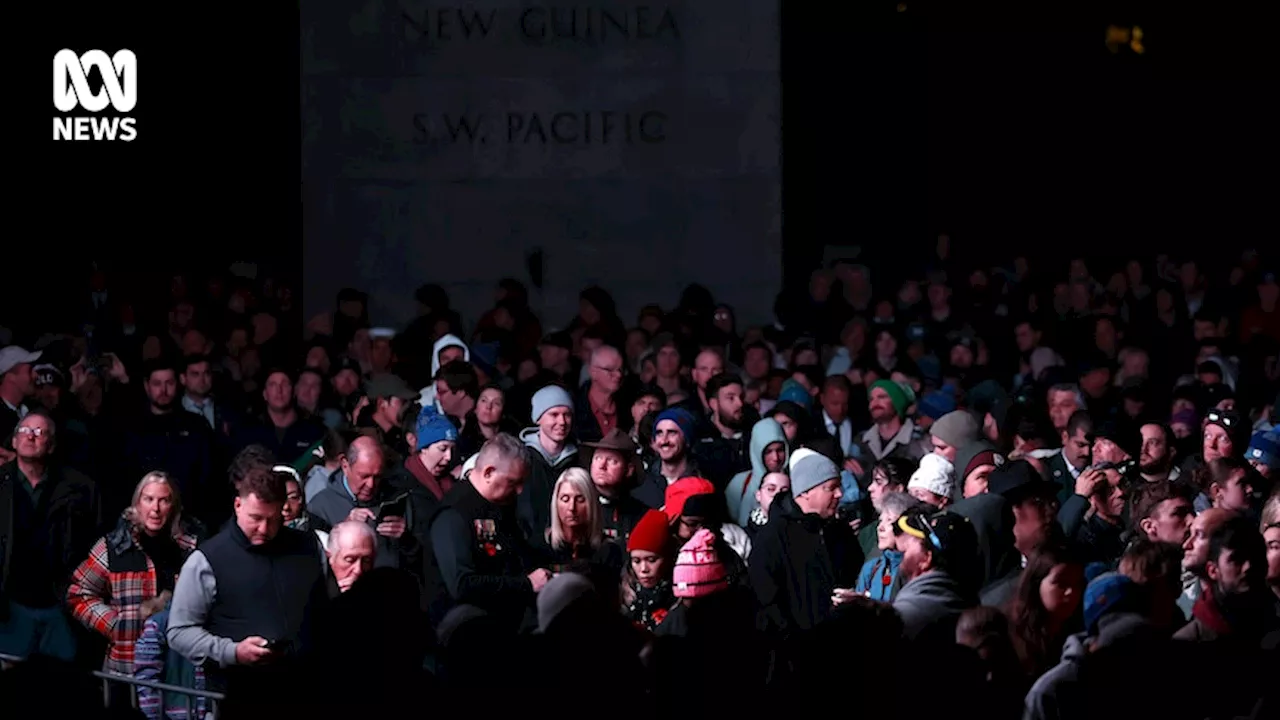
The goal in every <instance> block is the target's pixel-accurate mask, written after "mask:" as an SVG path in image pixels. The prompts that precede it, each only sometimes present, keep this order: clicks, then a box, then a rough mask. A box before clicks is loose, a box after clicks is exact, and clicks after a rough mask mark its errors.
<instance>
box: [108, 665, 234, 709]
mask: <svg viewBox="0 0 1280 720" xmlns="http://www.w3.org/2000/svg"><path fill="white" fill-rule="evenodd" d="M93 675H94V677H96V678H98V679H99V680H101V681H102V704H103V706H104V707H106V706H108V705H110V704H111V683H119V684H121V685H124V686H125V687H126V688H127V689H128V692H129V702H130V704H131V705H132V706H133V708H134V709H139V708H138V688H147V689H148V690H155V691H156V693H157V694H158V695H159V698H157V700H158V701H159V705H160V707H159V716H160V717H162V718H169V717H172V715H170V711H169V704H168V702H167V699H168V696H169V695H181V696H182V703H183V704H182V713H183V714H182V716H181V717H183V718H185V719H186V720H213V718H215V717H217V713H218V703H219V702H221V701H222V700H224V699H225V697H224V696H223V695H222V693H216V692H213V691H211V690H194V689H192V688H185V687H179V686H177V685H169V684H167V683H162V682H152V681H151V680H139V679H138V678H135V677H129V676H128V675H120V674H117V673H110V672H104V671H102V670H97V671H94V673H93ZM202 699H203V700H205V701H206V707H204V708H203V709H200V712H199V714H198V715H197V714H196V712H195V711H196V710H197V709H198V708H199V701H200V700H202ZM175 714H176V713H175Z"/></svg>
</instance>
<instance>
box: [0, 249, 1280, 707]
mask: <svg viewBox="0 0 1280 720" xmlns="http://www.w3.org/2000/svg"><path fill="white" fill-rule="evenodd" d="M894 270H895V271H897V272H900V273H903V277H901V278H896V277H892V272H891V271H889V270H885V271H884V275H885V277H881V276H880V274H879V271H876V269H873V268H867V267H864V266H860V265H857V264H855V263H846V262H840V263H836V264H834V265H833V266H832V267H831V268H826V269H821V270H818V271H815V272H814V273H813V276H812V279H811V282H810V284H809V287H808V288H807V289H806V292H800V293H796V294H784V295H780V296H779V298H778V300H777V303H776V304H775V317H774V318H773V322H772V323H771V324H769V325H766V326H760V327H751V328H745V329H743V328H739V327H738V324H737V320H736V318H735V315H734V310H733V308H731V307H729V306H727V305H724V304H718V303H716V302H715V300H714V299H713V297H712V296H711V294H710V293H709V292H707V291H706V290H705V289H704V288H701V287H700V286H696V285H694V286H690V287H689V288H688V289H687V290H686V292H685V293H684V294H683V296H682V297H681V299H680V302H679V304H678V306H677V307H675V308H671V309H664V308H662V307H659V306H656V305H654V306H648V307H645V308H643V309H642V310H641V311H640V312H639V313H638V317H637V318H636V319H635V322H634V324H631V323H627V322H625V321H624V320H623V319H622V318H621V317H620V315H619V313H618V311H617V309H616V307H615V306H614V303H613V300H612V299H611V298H610V296H609V294H608V293H607V292H606V291H605V290H603V289H601V288H594V287H593V288H589V289H587V290H584V291H583V292H582V293H581V296H580V302H579V311H578V313H577V315H576V316H575V317H574V318H572V320H571V321H570V322H569V323H568V324H567V325H565V326H563V327H560V328H549V327H544V326H543V324H542V322H541V321H540V319H539V318H538V317H537V315H536V314H535V313H534V311H533V310H532V308H531V305H530V302H529V298H528V295H527V292H526V290H525V288H524V287H523V286H522V285H521V284H520V283H519V282H516V281H514V280H507V281H503V282H502V283H501V284H500V286H499V288H498V291H497V298H496V302H495V304H494V306H493V308H492V309H491V310H490V311H488V312H487V313H485V315H484V316H483V317H481V318H479V319H478V320H477V321H476V322H474V323H471V325H470V328H469V332H466V330H467V329H468V328H466V327H464V323H463V319H462V318H461V317H460V316H459V314H458V313H457V312H456V311H454V310H452V309H451V307H450V303H449V298H448V297H447V295H446V294H445V292H444V291H443V290H442V289H441V288H439V287H438V286H433V285H426V286H424V287H422V288H420V289H419V291H418V293H417V297H416V300H417V303H418V309H419V314H418V316H417V317H416V319H414V320H413V321H412V322H411V323H410V324H409V325H408V326H407V327H405V328H400V329H393V328H388V327H379V326H377V325H375V324H374V323H372V322H371V320H370V318H369V311H368V303H367V298H366V296H365V295H364V294H363V293H362V292H359V291H356V290H344V291H343V292H342V293H340V294H339V295H338V297H337V302H336V305H335V307H334V308H333V310H332V311H331V312H326V313H323V314H321V315H319V316H316V317H313V318H309V319H306V318H303V317H302V316H301V315H300V313H299V312H298V310H297V307H296V305H295V299H294V294H293V292H292V289H291V288H289V287H287V286H285V285H283V284H281V283H279V282H276V281H274V280H273V279H271V278H267V277H262V276H259V275H258V274H256V273H255V272H253V271H252V268H249V269H248V270H246V268H245V267H243V266H238V267H236V268H234V269H233V272H228V273H225V274H223V273H219V274H215V275H213V276H211V277H207V278H201V279H200V282H199V283H197V282H196V278H194V277H189V276H176V277H174V278H173V279H172V283H171V284H170V286H169V288H168V292H167V294H165V297H164V299H163V300H162V301H159V302H157V301H155V300H153V299H151V298H144V296H142V295H139V294H137V293H136V292H135V291H134V290H135V289H133V288H128V289H121V288H117V287H115V286H113V285H112V283H111V281H110V278H109V277H108V276H107V275H106V274H105V273H103V272H98V271H95V272H94V273H93V275H92V277H91V278H90V281H89V284H88V287H87V288H86V290H85V292H84V297H83V312H82V313H81V316H80V317H78V318H76V321H75V322H74V323H62V324H60V326H58V327H50V328H43V329H42V330H45V331H47V332H43V333H30V332H27V333H26V335H27V336H29V337H27V336H23V335H22V333H21V332H20V333H19V336H18V337H13V334H12V333H11V332H10V331H8V330H5V329H3V328H0V335H3V336H4V337H0V345H2V346H3V349H0V401H2V402H0V437H3V438H5V440H6V442H5V446H4V447H3V448H2V449H0V668H3V669H2V670H0V685H2V686H3V687H4V691H3V697H4V698H5V703H6V706H7V711H6V712H7V714H8V711H9V710H12V714H11V715H8V716H12V717H25V716H28V715H30V716H33V717H34V716H36V715H38V714H39V715H44V714H48V713H50V712H53V713H54V714H55V715H58V716H61V714H60V713H61V712H63V711H60V710H58V708H62V707H64V706H65V707H66V708H71V707H73V706H75V707H79V708H80V709H79V710H77V711H75V712H76V713H77V714H79V715H80V716H84V717H91V716H92V715H90V714H88V713H89V712H90V711H89V710H88V709H87V708H90V707H95V708H102V707H103V706H104V704H105V712H109V713H120V715H119V716H120V717H127V716H133V717H137V716H139V715H141V716H144V717H146V718H148V719H149V720H159V719H160V718H170V719H180V720H209V719H210V718H215V717H216V718H219V719H221V718H238V717H283V716H285V715H286V714H287V713H292V712H315V711H319V712H326V711H327V712H333V711H335V710H337V711H344V710H356V711H362V712H372V713H374V714H375V715H378V716H381V715H390V714H392V713H400V712H404V713H409V712H417V713H422V712H431V711H439V710H441V709H445V710H446V711H449V710H451V711H454V712H467V713H470V712H483V713H490V712H522V713H525V714H528V713H530V712H537V711H538V709H540V708H541V706H544V705H547V704H548V703H550V704H551V707H552V708H555V709H558V708H560V707H564V710H560V711H561V712H570V713H572V712H592V711H593V709H594V708H599V709H601V710H603V711H604V712H607V713H609V714H611V715H619V714H621V715H624V716H632V715H634V716H637V717H640V716H653V715H654V714H655V713H661V712H664V711H671V710H675V709H677V708H678V709H679V710H680V711H681V712H693V713H730V714H734V713H763V712H770V713H772V712H794V711H797V710H798V711H813V712H833V711H836V712H838V711H845V712H858V711H866V712H870V713H883V712H891V713H898V714H902V713H921V712H925V713H936V712H939V711H950V712H956V713H960V714H964V713H974V714H975V715H974V716H982V717H992V718H1001V717H1011V718H1017V717H1021V718H1024V719H1025V720H1059V719H1066V718H1083V717H1094V716H1105V717H1117V718H1120V717H1132V716H1134V715H1135V714H1141V715H1144V716H1145V715H1149V716H1152V717H1185V718H1196V719H1200V718H1239V717H1248V718H1262V717H1275V716H1277V715H1278V714H1280V698H1278V697H1277V696H1276V689H1275V686H1276V683H1275V682H1274V678H1275V677H1280V675H1276V674H1275V673H1276V671H1277V670H1278V669H1280V665H1278V664H1277V663H1276V657H1277V655H1276V651H1277V649H1280V491H1273V488H1274V487H1275V477H1276V473H1277V471H1280V435H1278V433H1280V428H1277V424H1278V423H1280V417H1277V415H1280V397H1278V396H1277V391H1280V366H1278V364H1277V355H1278V350H1280V311H1277V308H1276V304H1277V299H1278V296H1280V286H1278V285H1277V283H1276V278H1275V276H1274V274H1273V273H1271V272H1269V271H1268V270H1267V268H1266V267H1265V266H1264V265H1263V262H1262V259H1261V257H1260V256H1259V255H1258V254H1256V253H1247V254H1245V255H1244V256H1243V257H1242V258H1241V259H1240V261H1239V263H1237V264H1233V265H1231V266H1230V267H1226V268H1223V271H1224V272H1222V274H1221V276H1220V277H1219V276H1218V275H1217V274H1216V270H1214V271H1213V273H1212V277H1211V273H1210V272H1208V271H1206V270H1204V269H1202V268H1201V267H1199V266H1198V265H1197V263H1196V262H1195V261H1185V262H1182V263H1180V264H1176V263H1174V262H1173V261H1172V260H1170V259H1169V258H1167V257H1164V256H1160V257H1158V258H1155V259H1154V261H1151V262H1148V261H1146V260H1145V259H1143V260H1133V261H1131V262H1128V263H1126V264H1124V265H1121V266H1119V267H1116V268H1114V272H1110V274H1107V275H1096V274H1095V273H1094V272H1092V271H1091V268H1090V267H1089V265H1088V264H1087V263H1086V261H1085V260H1083V259H1077V260H1074V261H1072V262H1071V263H1070V265H1069V267H1067V268H1063V269H1059V268H1035V269H1034V270H1033V268H1032V267H1031V266H1030V263H1028V261H1027V260H1026V259H1025V258H1018V259H1016V260H1015V261H1014V262H1013V264H1012V265H1011V266H1010V267H1009V268H970V267H966V266H964V265H962V264H960V263H959V262H957V261H956V260H955V259H954V258H952V257H951V253H950V247H949V243H948V241H947V239H946V238H945V237H944V238H940V239H939V244H938V250H937V253H936V256H935V257H931V258H929V259H928V262H927V263H925V264H924V265H923V266H922V267H920V268H919V269H918V270H911V271H909V272H908V271H906V270H905V269H903V268H896V269H894ZM1062 270H1065V272H1063V271H1062ZM1111 270H1113V269H1112V268H1108V271H1111ZM873 271H874V272H875V274H874V275H873ZM873 279H874V280H875V283H874V284H873V282H872V281H873ZM899 280H901V282H899ZM155 308H162V309H161V310H160V311H158V312H157V311H156V310H155ZM91 670H99V671H102V672H103V673H105V674H107V675H108V676H110V677H116V678H120V679H121V680H122V682H117V683H110V684H109V691H108V693H107V696H106V698H105V702H104V697H103V694H102V692H101V688H100V687H98V686H97V685H94V684H93V683H94V680H93V676H92V674H91V673H90V672H89V671H91ZM1183 678H1185V679H1186V680H1187V681H1190V680H1193V679H1194V680H1195V681H1196V682H1181V681H1180V680H1181V679H1183ZM125 680H137V681H143V682H141V683H132V684H131V683H129V682H124V681H125ZM147 681H149V682H147ZM155 682H161V683H164V684H166V685H169V686H177V687H181V688H187V689H190V690H192V691H194V694H193V695H192V696H191V699H188V698H187V697H184V696H181V695H178V694H175V693H172V692H169V693H166V692H162V691H160V690H158V689H157V688H156V687H155V686H154V685H152V684H150V683H155ZM210 693H214V694H210ZM76 703H80V705H76ZM535 708H537V709H535ZM553 711H555V710H553ZM65 712H66V713H71V712H72V711H71V710H65ZM129 713H132V715H129ZM68 716H70V715H68Z"/></svg>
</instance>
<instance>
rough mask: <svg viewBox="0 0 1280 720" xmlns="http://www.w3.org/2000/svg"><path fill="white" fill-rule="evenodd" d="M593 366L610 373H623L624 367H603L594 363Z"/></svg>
mask: <svg viewBox="0 0 1280 720" xmlns="http://www.w3.org/2000/svg"><path fill="white" fill-rule="evenodd" d="M592 367H594V368H595V369H596V370H599V371H600V372H602V373H608V374H609V375H621V374H622V368H611V367H601V366H600V365H593V366H592Z"/></svg>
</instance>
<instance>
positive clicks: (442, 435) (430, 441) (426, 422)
mask: <svg viewBox="0 0 1280 720" xmlns="http://www.w3.org/2000/svg"><path fill="white" fill-rule="evenodd" d="M414 435H416V436H417V438H418V443H417V447H415V448H414V450H421V449H423V448H427V447H431V446H432V445H435V444H436V443H438V442H440V441H442V440H448V441H450V442H457V441H458V429H457V428H455V427H454V426H453V423H451V422H449V418H447V417H445V416H444V415H441V414H440V412H439V411H438V410H436V409H435V408H434V407H432V406H430V405H428V406H427V407H424V408H422V412H420V413H418V423H417V427H416V428H415V429H414Z"/></svg>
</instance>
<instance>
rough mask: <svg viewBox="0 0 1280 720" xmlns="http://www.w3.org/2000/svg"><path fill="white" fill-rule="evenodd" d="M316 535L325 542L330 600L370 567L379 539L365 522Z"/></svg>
mask: <svg viewBox="0 0 1280 720" xmlns="http://www.w3.org/2000/svg"><path fill="white" fill-rule="evenodd" d="M317 534H318V535H320V536H321V540H322V541H323V542H324V556H325V560H326V561H327V564H328V573H327V575H328V589H329V597H331V598H332V597H336V596H338V595H339V594H341V593H344V592H346V591H348V590H350V589H351V586H352V585H354V584H355V582H356V580H359V579H360V576H361V575H363V574H365V573H367V572H369V570H371V569H372V568H373V556H374V554H375V552H376V548H377V543H378V536H377V534H376V533H374V531H373V528H371V527H369V526H368V525H367V524H366V523H362V522H353V521H351V520H346V521H343V522H340V523H338V524H337V525H334V526H333V529H332V530H330V531H329V532H328V533H327V534H326V533H320V532H317Z"/></svg>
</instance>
